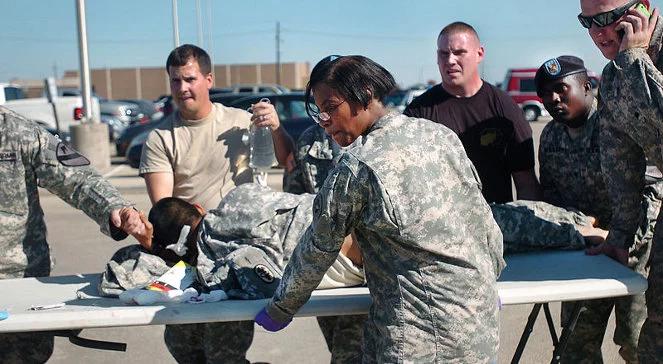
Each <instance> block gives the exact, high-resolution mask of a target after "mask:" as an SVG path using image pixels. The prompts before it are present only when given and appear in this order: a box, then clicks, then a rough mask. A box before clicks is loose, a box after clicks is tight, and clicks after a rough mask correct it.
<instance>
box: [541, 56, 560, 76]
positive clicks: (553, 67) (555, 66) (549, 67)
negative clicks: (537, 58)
mask: <svg viewBox="0 0 663 364" xmlns="http://www.w3.org/2000/svg"><path fill="white" fill-rule="evenodd" d="M543 66H544V67H545V69H546V72H548V74H549V75H551V76H557V75H558V74H559V73H560V72H562V66H561V65H560V64H559V61H558V60H557V58H553V59H549V60H547V61H546V63H544V64H543Z"/></svg>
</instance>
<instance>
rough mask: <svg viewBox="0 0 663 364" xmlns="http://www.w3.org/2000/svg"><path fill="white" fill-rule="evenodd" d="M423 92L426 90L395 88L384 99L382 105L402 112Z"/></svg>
mask: <svg viewBox="0 0 663 364" xmlns="http://www.w3.org/2000/svg"><path fill="white" fill-rule="evenodd" d="M424 92H426V89H420V88H416V89H408V90H395V91H393V92H392V93H390V94H389V95H388V96H387V97H386V98H385V99H384V106H386V107H390V108H394V109H397V110H398V111H400V112H403V111H405V108H406V107H407V106H408V105H409V104H410V103H411V102H412V100H414V98H415V97H417V96H419V95H421V94H423V93H424Z"/></svg>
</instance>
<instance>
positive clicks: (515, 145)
mask: <svg viewBox="0 0 663 364" xmlns="http://www.w3.org/2000/svg"><path fill="white" fill-rule="evenodd" d="M506 161H507V166H508V168H509V171H511V172H519V171H527V170H530V169H533V168H534V140H532V138H531V137H530V138H529V139H526V140H524V141H522V142H516V141H515V140H512V141H511V143H509V146H508V147H507V149H506Z"/></svg>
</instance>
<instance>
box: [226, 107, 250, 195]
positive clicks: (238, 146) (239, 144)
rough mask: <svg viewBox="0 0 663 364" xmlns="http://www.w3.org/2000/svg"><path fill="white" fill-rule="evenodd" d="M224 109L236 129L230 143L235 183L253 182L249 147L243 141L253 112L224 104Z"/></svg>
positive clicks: (236, 184) (237, 184)
mask: <svg viewBox="0 0 663 364" xmlns="http://www.w3.org/2000/svg"><path fill="white" fill-rule="evenodd" d="M224 110H225V113H226V115H227V117H228V120H232V125H233V127H232V129H233V130H234V132H233V135H234V137H233V138H232V140H233V141H232V142H229V145H228V149H229V153H228V154H229V156H230V162H231V172H232V176H233V177H232V180H233V183H234V184H235V186H239V185H241V184H244V183H250V182H253V172H252V171H251V168H250V167H249V147H248V146H247V145H245V144H244V142H243V141H242V136H243V135H244V133H248V132H249V129H250V127H251V114H250V113H248V112H246V111H245V110H240V109H236V108H232V107H225V106H224Z"/></svg>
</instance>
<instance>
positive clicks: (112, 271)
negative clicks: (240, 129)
mask: <svg viewBox="0 0 663 364" xmlns="http://www.w3.org/2000/svg"><path fill="white" fill-rule="evenodd" d="M312 203H313V196H312V195H308V194H304V195H293V194H289V193H282V192H274V191H272V190H271V189H269V188H268V187H263V186H260V185H258V184H253V183H247V184H243V185H240V186H238V187H236V188H234V189H233V190H231V191H230V192H229V193H228V195H227V196H226V197H225V198H224V199H223V200H222V201H221V203H220V204H219V206H218V208H217V209H214V210H210V211H209V212H208V213H207V214H206V215H205V217H204V218H203V220H202V222H201V224H202V225H201V227H200V229H199V230H198V237H197V247H198V261H197V263H196V268H197V273H198V277H197V278H198V282H197V286H196V288H199V289H203V290H209V289H223V290H224V291H226V292H227V293H228V294H229V296H231V297H234V298H241V299H260V298H265V297H270V296H271V293H273V290H274V289H275V288H276V285H278V278H280V276H281V272H282V271H283V268H284V267H285V264H286V263H287V262H288V258H289V257H290V255H291V254H292V251H293V249H294V247H295V245H296V244H297V242H298V241H299V239H300V238H301V236H302V234H303V233H304V231H305V229H306V227H307V226H308V225H309V224H310V222H311V210H312V207H311V206H312ZM256 206H260V208H255V207H256ZM247 247H252V248H256V249H259V251H260V253H259V254H258V255H255V254H254V253H255V250H253V251H249V253H251V254H254V255H253V256H252V259H254V260H255V261H256V262H259V263H256V264H254V265H257V264H262V265H264V266H267V267H269V271H270V273H271V275H272V276H273V278H274V283H273V284H271V283H272V282H271V279H270V282H267V283H270V284H268V286H269V287H265V284H264V282H262V278H264V277H260V276H257V274H254V272H255V269H248V270H247V269H242V268H245V267H244V266H241V267H240V266H238V264H239V263H238V259H240V258H242V257H243V256H244V253H241V254H242V255H241V256H238V254H240V253H239V252H240V251H243V252H246V251H247V249H246V248H247ZM168 268H169V267H168V264H167V263H166V262H165V261H164V260H162V259H161V258H159V257H157V256H155V255H152V254H150V253H149V252H147V251H145V250H144V249H142V248H141V247H140V246H138V245H134V246H129V247H125V248H122V249H120V250H119V251H117V252H116V253H115V254H114V256H113V257H112V258H111V260H110V261H109V262H108V264H107V265H106V269H105V271H104V273H103V274H102V277H101V282H100V286H99V291H100V292H101V293H102V294H104V295H106V296H117V295H119V294H120V292H122V291H123V290H127V289H135V288H142V287H145V286H146V285H148V284H149V283H152V282H154V281H155V280H156V279H157V278H159V276H161V275H162V274H164V273H165V272H166V271H167V270H168ZM251 268H255V267H251Z"/></svg>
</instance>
